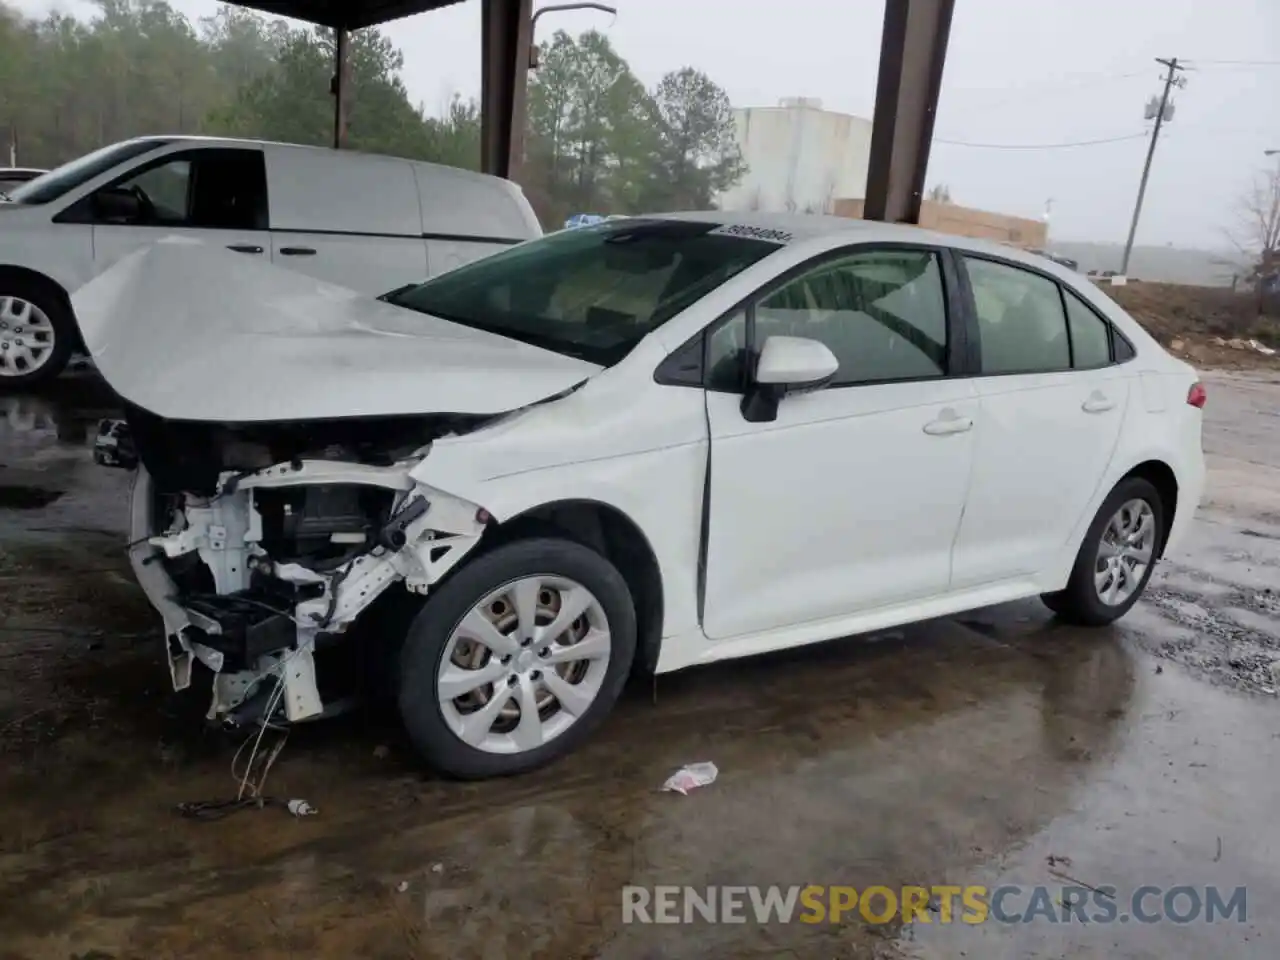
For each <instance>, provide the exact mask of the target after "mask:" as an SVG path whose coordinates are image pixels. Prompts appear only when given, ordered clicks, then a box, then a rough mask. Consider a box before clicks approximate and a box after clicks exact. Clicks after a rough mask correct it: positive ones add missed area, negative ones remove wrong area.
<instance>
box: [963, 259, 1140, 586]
mask: <svg viewBox="0 0 1280 960" xmlns="http://www.w3.org/2000/svg"><path fill="white" fill-rule="evenodd" d="M958 260H959V266H960V269H961V275H962V277H963V278H964V279H965V281H966V287H967V289H968V291H969V294H970V300H969V304H970V308H971V310H972V315H971V316H972V321H973V322H972V324H971V327H970V332H971V336H972V337H973V338H975V339H976V340H977V342H978V354H979V356H980V364H981V367H980V376H978V377H977V378H976V380H975V384H976V386H977V390H978V397H979V404H980V416H979V418H978V421H977V428H976V430H975V431H974V460H973V479H972V484H971V488H970V491H969V498H968V502H967V504H966V507H965V515H964V521H963V523H962V524H961V526H960V532H959V535H958V537H957V538H956V549H955V558H954V569H955V573H954V580H953V587H955V588H957V589H960V588H965V587H972V586H977V585H979V584H985V583H994V582H999V581H1002V580H1009V579H1021V578H1030V577H1034V576H1035V575H1037V574H1039V573H1041V572H1042V571H1043V570H1044V569H1045V568H1046V567H1047V566H1048V564H1049V563H1050V562H1051V561H1052V560H1053V559H1054V558H1055V557H1056V556H1058V554H1059V553H1060V551H1061V548H1062V547H1063V545H1064V544H1065V542H1066V540H1067V538H1068V537H1069V536H1070V534H1071V531H1072V530H1073V529H1074V528H1075V526H1076V524H1077V522H1078V521H1079V519H1080V516H1081V513H1082V511H1084V510H1085V509H1086V507H1087V505H1088V504H1089V503H1090V501H1091V500H1092V498H1093V495H1094V491H1095V490H1096V489H1097V487H1098V484H1099V483H1100V482H1101V479H1102V476H1103V474H1104V473H1105V472H1106V469H1107V466H1108V465H1109V464H1110V462H1111V457H1112V455H1113V453H1114V451H1115V447H1116V443H1117V441H1118V439H1119V436H1120V427H1121V424H1122V422H1123V420H1124V412H1125V407H1126V405H1127V403H1128V400H1129V380H1128V377H1127V375H1126V374H1127V371H1128V368H1127V367H1124V366H1121V365H1118V364H1117V363H1115V362H1114V358H1115V356H1116V350H1115V341H1116V338H1118V337H1119V334H1117V333H1115V332H1114V331H1112V329H1111V327H1110V325H1109V324H1108V323H1107V322H1106V321H1105V320H1104V319H1103V318H1102V317H1100V316H1099V315H1098V314H1097V313H1095V312H1094V311H1093V310H1092V309H1091V308H1089V307H1088V306H1086V305H1085V304H1084V302H1083V301H1082V300H1080V298H1078V297H1076V296H1075V295H1074V294H1072V293H1071V292H1070V291H1069V290H1066V289H1064V288H1063V287H1062V285H1061V284H1059V282H1058V281H1057V280H1056V279H1054V278H1053V277H1050V276H1049V275H1047V274H1041V273H1038V272H1035V271H1034V270H1031V269H1029V268H1027V267H1025V266H1022V265H1018V264H1013V263H1009V262H1006V261H1001V260H998V259H994V258H985V257H978V256H972V255H968V254H965V255H962V256H959V257H958Z"/></svg>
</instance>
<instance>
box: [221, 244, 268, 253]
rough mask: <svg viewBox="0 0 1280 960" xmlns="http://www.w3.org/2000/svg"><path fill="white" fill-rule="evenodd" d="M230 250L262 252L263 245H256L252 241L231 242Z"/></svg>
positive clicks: (228, 247)
mask: <svg viewBox="0 0 1280 960" xmlns="http://www.w3.org/2000/svg"><path fill="white" fill-rule="evenodd" d="M227 249H228V250H234V251H235V252H236V253H261V252H262V248H261V247H255V246H254V245H253V244H252V243H229V244H227Z"/></svg>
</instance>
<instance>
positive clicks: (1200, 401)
mask: <svg viewBox="0 0 1280 960" xmlns="http://www.w3.org/2000/svg"><path fill="white" fill-rule="evenodd" d="M1208 399H1209V395H1208V394H1207V393H1205V390H1204V384H1203V383H1201V382H1200V381H1199V380H1197V381H1196V382H1195V383H1193V384H1192V385H1191V389H1190V390H1188V391H1187V403H1189V404H1191V405H1192V406H1193V407H1197V408H1199V409H1201V410H1203V409H1204V402H1205V401H1206V400H1208Z"/></svg>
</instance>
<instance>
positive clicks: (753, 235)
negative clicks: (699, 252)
mask: <svg viewBox="0 0 1280 960" xmlns="http://www.w3.org/2000/svg"><path fill="white" fill-rule="evenodd" d="M709 235H710V236H713V237H714V236H717V235H719V236H727V237H746V238H747V239H749V240H768V241H769V242H770V243H790V242H791V241H792V240H794V239H795V237H793V236H792V235H791V234H790V233H788V232H787V231H786V230H775V229H773V228H771V227H749V226H747V225H746V224H743V223H730V224H726V225H725V226H723V227H716V228H715V229H714V230H712V231H710V234H709Z"/></svg>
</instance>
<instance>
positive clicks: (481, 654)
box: [436, 575, 613, 754]
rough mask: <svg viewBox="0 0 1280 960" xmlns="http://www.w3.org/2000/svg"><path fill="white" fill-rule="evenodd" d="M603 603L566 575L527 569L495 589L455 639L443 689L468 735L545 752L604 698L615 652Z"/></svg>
mask: <svg viewBox="0 0 1280 960" xmlns="http://www.w3.org/2000/svg"><path fill="white" fill-rule="evenodd" d="M612 646H613V644H612V637H611V636H610V632H609V621H608V618H607V617H606V615H605V612H604V607H603V606H601V604H600V601H599V600H597V599H596V597H595V596H594V595H593V594H592V593H591V591H590V590H588V589H587V588H586V587H584V586H582V585H581V584H580V583H577V582H575V581H573V580H570V579H568V578H566V577H559V576H550V575H541V576H527V577H521V578H520V579H518V580H514V581H511V582H509V583H506V584H504V585H503V586H501V587H499V588H498V589H497V590H494V591H493V592H492V593H490V594H488V595H487V596H485V597H484V598H483V599H482V600H480V602H479V603H477V604H475V605H474V606H473V607H472V608H471V610H470V611H469V612H468V613H467V614H466V616H464V617H463V618H462V620H461V621H459V623H458V625H457V626H456V627H454V629H453V632H452V633H451V634H450V636H449V639H448V641H447V643H446V644H445V648H444V654H443V656H442V657H441V658H440V666H439V668H438V670H437V674H436V697H437V701H438V703H439V705H440V712H441V715H442V716H443V717H444V719H445V722H446V723H447V724H448V725H449V728H450V729H451V730H452V731H453V733H454V735H455V736H457V737H458V738H459V739H460V740H462V741H463V742H464V743H466V744H468V745H469V746H471V747H474V748H475V749H477V750H482V751H484V752H487V753H501V754H516V753H524V752H526V751H530V750H536V749H537V748H539V747H541V746H543V745H544V744H546V743H548V742H550V741H551V740H554V739H555V738H556V737H558V736H560V735H561V734H563V733H564V732H565V731H566V730H567V729H568V728H569V727H571V726H572V725H573V724H574V723H576V722H577V721H578V720H579V719H580V718H581V717H582V716H583V714H585V713H586V712H587V710H588V709H589V708H590V707H591V705H592V703H594V702H595V700H596V697H597V695H598V694H599V693H600V690H601V687H602V686H603V684H604V679H605V675H606V673H607V672H608V669H609V658H610V655H611V652H612Z"/></svg>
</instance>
